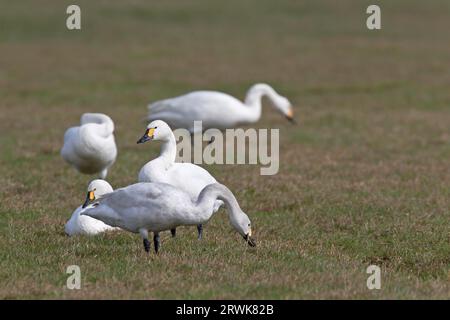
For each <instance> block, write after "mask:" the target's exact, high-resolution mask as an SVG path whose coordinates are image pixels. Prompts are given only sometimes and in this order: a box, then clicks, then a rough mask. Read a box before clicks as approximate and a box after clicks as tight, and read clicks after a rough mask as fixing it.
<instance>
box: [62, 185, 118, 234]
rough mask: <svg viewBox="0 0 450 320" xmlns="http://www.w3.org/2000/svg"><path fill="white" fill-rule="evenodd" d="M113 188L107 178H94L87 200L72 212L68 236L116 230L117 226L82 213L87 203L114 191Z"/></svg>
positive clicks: (67, 226) (68, 225) (67, 227)
mask: <svg viewBox="0 0 450 320" xmlns="http://www.w3.org/2000/svg"><path fill="white" fill-rule="evenodd" d="M113 191H114V190H113V188H112V187H111V185H110V184H109V183H108V182H106V181H105V180H100V179H97V180H93V181H92V182H91V183H90V184H89V186H88V193H87V197H86V201H85V202H84V204H83V205H82V206H79V207H78V208H76V209H75V211H74V212H73V214H72V217H71V218H70V219H69V221H67V223H66V225H65V232H66V234H67V235H68V236H74V235H89V236H92V235H96V234H99V233H102V232H105V231H111V230H116V229H117V228H113V227H110V226H108V225H107V224H105V223H103V222H102V221H100V220H97V219H94V218H91V217H89V216H83V215H80V213H81V212H82V211H83V209H84V208H85V207H86V205H87V204H88V203H89V202H90V201H93V200H95V199H99V198H100V197H102V196H103V195H105V194H107V193H111V192H113Z"/></svg>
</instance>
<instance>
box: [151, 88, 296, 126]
mask: <svg viewBox="0 0 450 320" xmlns="http://www.w3.org/2000/svg"><path fill="white" fill-rule="evenodd" d="M263 96H267V97H268V98H269V100H270V101H271V102H272V104H273V106H274V107H275V108H276V109H277V110H278V111H280V112H281V113H282V114H283V115H284V116H285V117H286V118H287V119H288V120H290V121H291V122H295V121H294V118H293V110H292V106H291V103H290V102H289V100H288V99H287V98H285V97H283V96H281V95H279V94H278V93H277V92H276V91H275V90H274V89H273V88H272V87H271V86H269V85H267V84H264V83H259V84H255V85H253V86H252V87H251V88H250V89H249V90H248V92H247V96H246V98H245V102H244V103H243V102H241V101H240V100H238V99H236V98H235V97H233V96H231V95H229V94H226V93H222V92H218V91H193V92H191V93H188V94H185V95H182V96H179V97H175V98H170V99H165V100H160V101H157V102H154V103H151V104H150V105H149V106H148V107H147V108H148V111H149V115H148V118H147V119H148V120H149V121H153V120H157V119H160V120H164V121H165V122H167V123H168V124H169V125H170V127H171V128H172V129H177V128H185V129H187V130H189V131H190V132H191V134H194V133H198V132H196V130H197V128H194V121H197V120H201V121H202V130H203V131H204V130H206V129H209V128H217V129H221V130H223V129H227V128H234V127H236V126H238V125H239V124H248V123H254V122H257V121H258V120H259V119H260V118H261V98H262V97H263Z"/></svg>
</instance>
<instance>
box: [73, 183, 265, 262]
mask: <svg viewBox="0 0 450 320" xmlns="http://www.w3.org/2000/svg"><path fill="white" fill-rule="evenodd" d="M218 199H220V200H222V201H224V203H225V206H226V208H227V211H228V216H229V219H230V222H231V225H232V226H233V228H234V229H235V230H236V231H237V232H238V233H239V234H240V235H241V236H242V237H243V238H244V239H245V241H247V242H248V244H249V245H250V246H252V247H254V246H255V245H256V243H255V241H254V240H253V239H252V238H251V235H252V230H251V225H250V219H249V218H248V216H247V215H246V214H245V213H244V212H243V211H242V210H241V208H240V207H239V204H238V202H237V201H236V198H235V197H234V195H233V193H232V192H231V191H230V190H229V189H228V188H227V187H225V186H224V185H222V184H218V183H214V184H210V185H208V186H206V187H205V188H204V189H203V190H202V192H200V195H199V197H198V199H197V200H196V201H192V199H191V197H190V196H189V194H187V193H186V192H184V191H182V190H180V189H178V188H176V187H174V186H171V185H169V184H165V183H136V184H133V185H130V186H128V187H125V188H121V189H117V190H116V191H114V192H111V193H108V194H106V195H104V196H103V197H101V198H100V199H98V200H95V202H94V203H92V204H90V205H89V206H88V207H86V210H84V211H82V212H81V215H82V216H84V215H86V216H89V217H92V218H95V219H99V220H101V221H103V222H105V223H107V224H108V225H111V226H115V227H120V228H122V229H125V230H128V231H130V232H133V233H140V235H141V237H142V238H143V242H144V249H145V251H147V252H149V251H150V242H149V240H148V233H149V232H153V234H154V235H153V242H154V248H155V252H156V253H158V250H159V247H160V239H159V233H160V232H161V231H165V230H170V229H173V228H176V227H178V226H183V225H186V226H189V225H198V224H204V223H206V222H207V221H208V220H209V219H210V218H211V216H212V215H213V213H214V206H215V203H216V201H217V200H218Z"/></svg>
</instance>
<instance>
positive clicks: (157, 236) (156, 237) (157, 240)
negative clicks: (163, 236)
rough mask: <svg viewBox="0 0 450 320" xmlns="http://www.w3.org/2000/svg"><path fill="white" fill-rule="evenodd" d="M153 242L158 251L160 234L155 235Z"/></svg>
mask: <svg viewBox="0 0 450 320" xmlns="http://www.w3.org/2000/svg"><path fill="white" fill-rule="evenodd" d="M153 244H154V245H155V252H156V253H158V250H159V247H160V242H159V234H158V233H155V235H154V236H153Z"/></svg>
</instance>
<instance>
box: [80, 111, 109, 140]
mask: <svg viewBox="0 0 450 320" xmlns="http://www.w3.org/2000/svg"><path fill="white" fill-rule="evenodd" d="M87 123H95V124H98V127H97V128H98V129H97V133H98V134H99V135H100V136H102V137H104V138H106V137H108V136H110V135H111V134H112V133H113V132H114V122H113V121H112V120H111V118H110V117H108V116H107V115H105V114H102V113H85V114H83V115H82V117H81V125H84V124H87Z"/></svg>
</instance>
